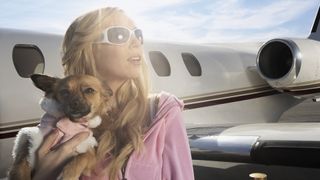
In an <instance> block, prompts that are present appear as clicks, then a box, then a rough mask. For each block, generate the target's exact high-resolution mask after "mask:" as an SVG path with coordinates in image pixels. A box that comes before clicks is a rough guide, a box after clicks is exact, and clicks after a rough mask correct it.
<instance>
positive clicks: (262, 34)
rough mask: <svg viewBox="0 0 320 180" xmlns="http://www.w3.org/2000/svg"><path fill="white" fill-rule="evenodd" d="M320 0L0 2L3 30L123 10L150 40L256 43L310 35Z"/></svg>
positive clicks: (50, 29)
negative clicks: (96, 11)
mask: <svg viewBox="0 0 320 180" xmlns="http://www.w3.org/2000/svg"><path fill="white" fill-rule="evenodd" d="M319 5H320V0H139V1H134V0H1V5H0V12H1V13H0V28H14V29H27V30H32V31H39V32H46V33H54V34H61V35H63V34H64V33H65V31H66V29H67V28H68V26H69V25H70V23H71V22H72V21H73V20H74V19H75V18H76V17H78V16H80V15H82V14H84V13H86V12H88V11H91V10H94V9H97V8H101V7H106V6H116V7H119V8H121V9H123V10H124V11H125V12H126V13H127V14H128V15H129V16H130V17H131V18H132V19H133V20H134V22H135V23H136V24H137V26H138V27H139V28H141V29H142V30H143V33H144V38H145V39H146V40H159V41H170V42H172V41H174V42H188V43H216V42H253V41H266V40H269V39H272V38H277V37H298V38H304V37H307V36H308V35H309V33H310V31H311V28H312V25H313V22H314V19H315V16H316V14H317V11H318V9H319Z"/></svg>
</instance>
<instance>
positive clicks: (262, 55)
mask: <svg viewBox="0 0 320 180" xmlns="http://www.w3.org/2000/svg"><path fill="white" fill-rule="evenodd" d="M256 63H257V68H258V72H259V74H260V76H261V77H262V78H263V79H265V80H266V81H267V82H268V83H269V84H270V85H271V86H272V87H274V88H275V89H278V90H279V91H281V92H287V93H289V94H292V95H294V96H297V97H317V96H318V95H320V42H319V41H315V40H311V39H272V40H270V41H268V42H266V43H265V44H264V45H263V46H262V47H261V48H260V50H259V52H258V56H257V62H256Z"/></svg>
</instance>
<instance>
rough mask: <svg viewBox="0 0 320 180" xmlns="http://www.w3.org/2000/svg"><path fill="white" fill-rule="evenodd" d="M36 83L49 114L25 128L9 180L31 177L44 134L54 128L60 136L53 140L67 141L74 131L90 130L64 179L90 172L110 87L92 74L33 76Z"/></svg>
mask: <svg viewBox="0 0 320 180" xmlns="http://www.w3.org/2000/svg"><path fill="white" fill-rule="evenodd" d="M31 79H32V81H33V83H34V85H35V86H36V87H37V88H39V89H41V90H42V91H44V93H45V95H44V98H43V99H42V101H41V103H40V104H41V107H42V109H43V110H45V111H46V114H45V115H44V116H43V117H42V118H41V121H40V124H39V125H38V126H37V127H26V128H22V129H21V130H20V131H19V133H18V135H17V138H16V140H15V145H14V148H13V153H12V154H13V159H14V163H13V166H12V168H11V170H10V171H9V179H18V180H19V179H31V174H32V169H33V168H34V165H35V153H36V150H37V149H38V148H39V146H40V145H41V143H42V141H43V137H44V136H45V135H46V134H48V133H49V132H50V131H52V130H53V129H56V130H57V131H58V132H59V133H58V134H59V138H57V140H56V142H54V143H53V147H52V148H54V147H55V146H56V145H57V144H59V143H62V142H65V141H67V140H68V139H70V138H72V137H73V136H74V135H75V134H77V133H79V132H82V131H89V132H90V136H89V137H88V138H87V139H86V140H85V141H83V142H82V143H80V144H79V145H78V146H77V148H76V152H77V153H78V155H76V156H75V157H74V158H73V159H72V160H71V161H70V162H69V163H68V164H67V165H66V166H65V167H64V169H63V171H62V174H61V175H60V177H62V179H79V177H80V176H81V174H86V175H88V174H89V173H90V170H91V168H93V166H94V164H95V149H94V147H95V146H97V141H96V139H95V138H94V137H93V134H95V133H94V130H95V128H96V127H97V126H99V125H100V123H101V116H103V115H104V114H106V113H107V111H108V110H109V109H110V103H109V101H110V97H111V96H112V92H111V90H109V89H108V88H104V87H103V86H102V83H101V82H100V81H99V80H98V79H97V78H95V77H93V76H89V75H71V76H67V77H65V78H63V79H60V78H54V77H50V76H46V75H39V74H35V75H32V76H31Z"/></svg>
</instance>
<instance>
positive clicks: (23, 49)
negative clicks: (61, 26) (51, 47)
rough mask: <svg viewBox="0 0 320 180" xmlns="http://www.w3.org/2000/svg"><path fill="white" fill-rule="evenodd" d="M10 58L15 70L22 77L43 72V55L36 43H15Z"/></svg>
mask: <svg viewBox="0 0 320 180" xmlns="http://www.w3.org/2000/svg"><path fill="white" fill-rule="evenodd" d="M12 59H13V64H14V67H15V68H16V71H17V72H18V74H19V76H21V77H23V78H28V77H30V75H32V74H42V73H43V72H44V57H43V54H42V52H41V50H40V49H39V48H38V47H37V46H36V45H33V44H16V45H15V46H14V48H13V52H12Z"/></svg>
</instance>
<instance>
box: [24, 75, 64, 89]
mask: <svg viewBox="0 0 320 180" xmlns="http://www.w3.org/2000/svg"><path fill="white" fill-rule="evenodd" d="M30 78H31V80H32V81H33V84H34V85H35V86H36V87H37V88H39V89H41V90H42V91H44V92H45V93H51V92H52V91H53V87H54V84H55V83H56V82H57V81H58V80H59V78H54V77H50V76H46V75H42V74H32V75H31V76H30Z"/></svg>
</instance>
